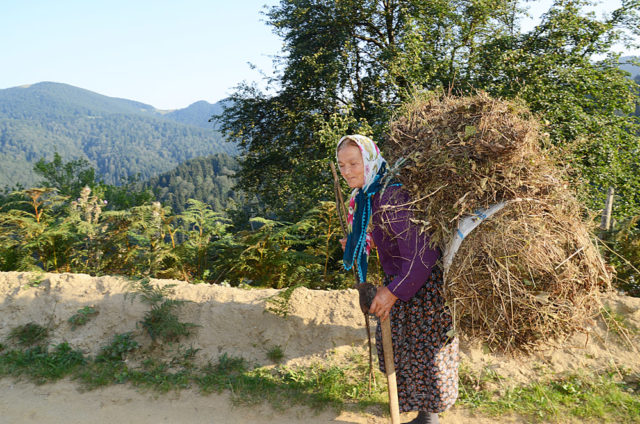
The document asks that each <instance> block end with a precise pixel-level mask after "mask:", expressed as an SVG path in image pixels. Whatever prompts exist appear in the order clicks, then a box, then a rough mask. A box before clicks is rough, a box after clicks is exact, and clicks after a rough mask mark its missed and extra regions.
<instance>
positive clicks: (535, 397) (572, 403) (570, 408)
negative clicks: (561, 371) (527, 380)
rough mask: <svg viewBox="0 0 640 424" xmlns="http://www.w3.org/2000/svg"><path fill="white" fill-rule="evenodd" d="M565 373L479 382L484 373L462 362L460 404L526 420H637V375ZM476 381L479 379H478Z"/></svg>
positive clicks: (639, 401) (639, 398) (639, 387)
mask: <svg viewBox="0 0 640 424" xmlns="http://www.w3.org/2000/svg"><path fill="white" fill-rule="evenodd" d="M625 377H626V378H620V375H618V374H617V373H613V372H611V373H606V374H600V375H588V374H582V375H581V374H569V375H564V376H557V377H556V378H554V379H551V380H549V381H546V382H534V383H531V384H528V385H524V386H519V387H513V388H507V389H505V390H503V391H502V392H500V393H498V392H496V391H491V390H488V389H486V388H483V384H482V383H483V382H486V381H489V380H486V379H485V377H484V376H482V375H481V376H477V375H473V373H470V372H469V371H468V370H466V369H464V368H461V372H460V396H459V399H458V404H459V405H464V406H468V407H471V408H473V409H476V410H478V412H481V413H486V414H489V415H492V416H501V415H505V414H518V415H520V416H524V417H527V418H528V422H566V421H568V420H574V421H575V422H608V423H637V422H640V376H637V375H636V376H633V375H630V376H625ZM478 382H480V384H478Z"/></svg>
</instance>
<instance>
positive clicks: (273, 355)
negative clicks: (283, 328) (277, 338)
mask: <svg viewBox="0 0 640 424" xmlns="http://www.w3.org/2000/svg"><path fill="white" fill-rule="evenodd" d="M267 358H268V359H269V360H270V361H272V362H275V363H278V362H281V361H282V359H284V350H282V347H281V346H280V345H275V346H274V347H272V348H271V349H269V351H268V352H267Z"/></svg>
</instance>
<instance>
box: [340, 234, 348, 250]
mask: <svg viewBox="0 0 640 424" xmlns="http://www.w3.org/2000/svg"><path fill="white" fill-rule="evenodd" d="M340 244H341V245H342V250H344V249H345V248H346V247H347V238H346V237H345V238H341V239H340Z"/></svg>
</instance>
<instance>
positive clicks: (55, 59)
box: [0, 0, 637, 110]
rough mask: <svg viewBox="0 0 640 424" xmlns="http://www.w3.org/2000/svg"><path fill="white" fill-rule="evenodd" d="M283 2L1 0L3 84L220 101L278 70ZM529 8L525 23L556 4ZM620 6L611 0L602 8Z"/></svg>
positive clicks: (169, 103) (176, 103)
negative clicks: (273, 9)
mask: <svg viewBox="0 0 640 424" xmlns="http://www.w3.org/2000/svg"><path fill="white" fill-rule="evenodd" d="M278 3H279V1H278V0H235V1H222V0H208V1H207V0H181V1H176V0H168V1H167V0H154V1H149V0H109V1H104V0H19V1H16V0H0V43H1V45H2V50H1V54H0V89H3V88H9V87H15V86H19V85H25V84H33V83H36V82H41V81H53V82H61V83H65V84H70V85H74V86H76V87H81V88H85V89H87V90H91V91H95V92H97V93H100V94H103V95H107V96H112V97H122V98H126V99H130V100H136V101H140V102H143V103H146V104H150V105H152V106H154V107H156V108H158V109H167V110H168V109H179V108H184V107H186V106H188V105H190V104H192V103H194V102H196V101H198V100H206V101H208V102H210V103H215V102H217V101H219V100H222V99H223V98H225V97H227V96H228V95H230V94H231V93H232V92H233V88H234V87H235V86H237V85H238V84H239V83H241V82H242V81H246V82H258V83H259V82H260V80H261V74H260V72H259V71H262V72H264V73H266V74H270V73H271V72H272V70H273V66H272V59H273V57H274V56H275V55H278V54H280V53H281V49H282V40H281V39H280V38H279V37H278V36H276V35H275V34H274V33H273V32H272V29H271V28H270V27H268V26H267V25H266V23H265V20H266V18H265V16H264V15H263V14H262V13H261V12H263V11H264V8H263V6H265V5H268V6H273V5H275V4H278ZM528 4H532V5H533V6H531V9H532V10H531V14H532V15H533V18H532V19H529V20H525V21H523V23H522V24H523V29H526V28H527V27H531V26H532V25H533V24H534V23H535V21H536V18H537V16H539V13H540V12H541V11H546V10H547V9H548V5H550V4H551V0H539V1H531V2H528ZM619 5H620V0H605V1H603V2H602V4H601V5H600V6H599V7H598V8H597V9H596V13H598V14H601V13H603V12H606V11H610V10H612V9H613V8H615V7H616V6H619ZM630 53H633V54H637V53H636V51H633V52H630ZM249 63H251V64H253V65H255V67H256V69H254V68H253V67H252V66H251V65H249Z"/></svg>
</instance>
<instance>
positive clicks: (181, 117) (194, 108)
mask: <svg viewBox="0 0 640 424" xmlns="http://www.w3.org/2000/svg"><path fill="white" fill-rule="evenodd" d="M223 108H224V100H223V101H220V102H218V103H215V104H211V103H208V102H205V101H204V100H201V101H199V102H195V103H193V104H192V105H189V106H188V107H186V108H184V109H178V110H174V111H171V112H169V113H167V114H166V115H164V117H165V118H168V119H171V120H173V121H176V122H180V123H182V124H188V125H194V126H196V127H201V128H206V129H215V128H216V123H215V122H209V119H210V118H211V117H212V116H213V115H218V114H219V113H220V112H222V109H223Z"/></svg>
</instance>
